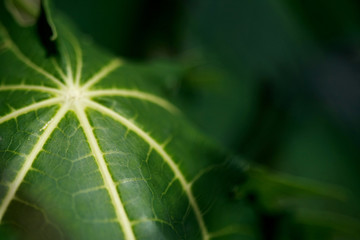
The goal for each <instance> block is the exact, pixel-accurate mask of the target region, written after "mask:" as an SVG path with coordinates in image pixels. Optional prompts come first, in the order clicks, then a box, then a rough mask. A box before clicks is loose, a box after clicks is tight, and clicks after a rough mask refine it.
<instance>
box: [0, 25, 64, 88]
mask: <svg viewBox="0 0 360 240" xmlns="http://www.w3.org/2000/svg"><path fill="white" fill-rule="evenodd" d="M0 30H2V32H3V33H4V35H5V37H6V39H7V41H8V44H9V49H10V50H11V51H12V52H13V53H14V55H15V56H16V57H17V58H18V59H19V60H20V61H22V62H23V63H24V64H25V65H27V66H28V67H30V68H31V69H33V70H35V71H36V72H38V73H40V74H41V75H43V76H44V77H46V78H47V79H49V80H50V81H52V82H53V83H55V84H56V85H58V86H59V87H61V88H63V87H64V86H65V85H64V84H63V83H62V82H61V81H60V80H59V79H57V78H56V77H54V76H53V75H51V74H50V73H49V72H47V71H46V70H44V69H42V68H41V67H39V66H38V65H36V64H35V63H33V62H32V61H31V60H30V59H28V58H27V57H26V56H25V55H24V54H23V53H22V52H21V51H20V49H19V48H18V47H17V46H16V44H15V43H14V42H13V41H12V39H11V38H10V36H9V34H8V32H7V31H6V29H5V27H4V26H3V25H2V24H1V23H0Z"/></svg>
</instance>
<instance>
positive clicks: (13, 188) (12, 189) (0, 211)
mask: <svg viewBox="0 0 360 240" xmlns="http://www.w3.org/2000/svg"><path fill="white" fill-rule="evenodd" d="M67 111H68V106H67V105H65V106H63V107H61V108H60V109H59V111H58V112H57V113H56V115H55V116H54V118H52V120H51V122H50V124H49V125H48V126H47V128H46V130H45V131H44V133H43V134H42V135H41V136H40V137H39V139H38V141H37V143H36V144H35V145H34V147H33V149H32V150H31V152H30V154H29V155H28V156H27V157H26V159H25V162H24V164H23V165H22V167H21V169H20V171H19V172H18V173H17V175H16V177H15V180H14V181H13V182H12V183H10V184H9V185H8V186H9V190H8V192H7V193H6V195H5V197H4V199H3V201H2V202H1V205H0V222H1V220H2V218H3V216H4V214H5V212H6V210H7V209H8V206H9V204H10V202H11V201H12V199H13V198H14V196H15V194H16V192H17V190H18V189H19V186H20V184H21V183H22V182H23V180H24V178H25V176H26V174H27V172H28V171H29V169H30V168H31V166H32V164H33V162H34V161H35V159H36V157H37V156H38V155H39V153H40V151H41V150H42V149H43V147H44V145H45V143H46V142H47V140H48V139H49V137H50V135H51V134H52V133H53V131H54V130H55V128H56V127H57V126H58V124H59V122H60V121H61V119H62V118H63V117H64V115H65V114H66V112H67Z"/></svg>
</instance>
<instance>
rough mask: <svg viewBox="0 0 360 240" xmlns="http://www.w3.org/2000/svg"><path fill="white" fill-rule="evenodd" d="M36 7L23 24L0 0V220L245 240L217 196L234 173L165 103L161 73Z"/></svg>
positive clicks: (20, 228)
mask: <svg viewBox="0 0 360 240" xmlns="http://www.w3.org/2000/svg"><path fill="white" fill-rule="evenodd" d="M45 3H47V2H45ZM45 6H47V5H46V4H45ZM45 11H47V7H44V6H43V7H42V13H40V18H39V19H38V23H37V25H35V26H31V27H26V28H25V27H21V26H20V25H19V24H18V23H17V22H16V21H15V20H14V18H13V17H12V16H11V15H10V13H9V12H7V11H6V8H5V7H3V6H1V7H0V20H1V23H0V79H1V85H0V223H1V229H8V230H6V232H9V233H11V236H18V235H19V236H20V238H21V239H128V240H131V239H204V240H207V239H254V238H255V233H254V232H255V229H253V228H254V227H253V225H254V224H253V222H254V218H255V216H254V213H253V212H252V211H251V210H250V209H249V208H248V207H247V206H246V205H245V204H244V203H241V202H239V201H237V200H235V199H232V198H231V197H230V194H229V193H230V192H231V190H232V189H233V186H234V185H235V184H236V182H237V179H238V178H240V177H241V175H243V171H242V170H241V168H239V167H237V166H236V163H234V162H232V161H231V160H229V159H228V158H227V155H226V154H225V153H224V152H223V151H222V150H220V149H219V148H218V147H216V146H215V145H214V144H213V143H211V142H210V141H209V140H207V139H206V138H205V137H204V136H202V135H201V134H200V133H199V132H197V131H196V129H194V128H193V127H192V126H191V124H189V123H188V122H187V120H186V118H185V117H184V116H183V114H182V113H181V111H180V110H179V109H178V108H177V107H176V106H174V105H173V104H171V103H170V102H169V101H167V100H165V97H166V95H167V93H166V92H164V91H163V89H164V88H162V86H161V84H160V83H161V82H162V81H160V80H153V78H154V76H157V77H159V76H161V74H158V75H153V74H152V77H150V78H148V74H149V71H148V70H146V69H144V68H143V67H141V66H140V65H139V64H134V63H130V62H126V61H124V60H122V59H119V58H116V57H114V56H113V55H112V54H109V53H107V52H105V51H103V50H102V49H99V48H98V47H96V46H95V45H94V44H92V43H91V41H90V40H89V39H87V38H85V37H83V36H81V34H78V33H77V32H76V30H75V29H74V28H73V27H72V26H71V24H70V23H69V22H68V20H66V18H64V17H61V16H60V17H59V16H56V14H53V13H52V14H51V15H50V14H49V12H45ZM54 13H56V12H54ZM44 14H45V15H44ZM42 15H43V16H45V17H41V16H42ZM51 16H53V17H52V18H51ZM41 26H45V30H46V29H47V30H46V31H47V32H46V31H45V30H44V27H41ZM55 29H56V30H55ZM44 31H45V32H44ZM56 33H57V34H56ZM54 34H55V35H54ZM54 36H55V37H54ZM56 36H57V37H56ZM54 48H56V51H53V50H54Z"/></svg>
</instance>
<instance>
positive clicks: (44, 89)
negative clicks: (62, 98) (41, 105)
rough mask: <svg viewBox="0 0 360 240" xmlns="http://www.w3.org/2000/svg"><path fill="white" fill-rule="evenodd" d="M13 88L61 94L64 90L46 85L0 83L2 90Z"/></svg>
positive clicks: (0, 89)
mask: <svg viewBox="0 0 360 240" xmlns="http://www.w3.org/2000/svg"><path fill="white" fill-rule="evenodd" d="M12 90H25V91H39V92H45V93H50V94H61V93H62V91H60V90H58V89H56V88H51V87H45V86H38V85H24V84H21V85H0V91H12Z"/></svg>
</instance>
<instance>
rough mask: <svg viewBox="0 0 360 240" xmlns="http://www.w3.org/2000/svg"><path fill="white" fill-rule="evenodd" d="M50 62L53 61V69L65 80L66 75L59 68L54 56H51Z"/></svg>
mask: <svg viewBox="0 0 360 240" xmlns="http://www.w3.org/2000/svg"><path fill="white" fill-rule="evenodd" d="M51 62H52V63H53V65H54V67H55V70H56V71H57V72H58V74H59V75H60V76H61V78H62V79H63V80H64V81H65V82H67V78H68V77H67V76H66V75H65V72H64V71H63V70H62V69H61V67H60V65H59V63H58V62H57V61H56V59H55V58H51Z"/></svg>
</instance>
